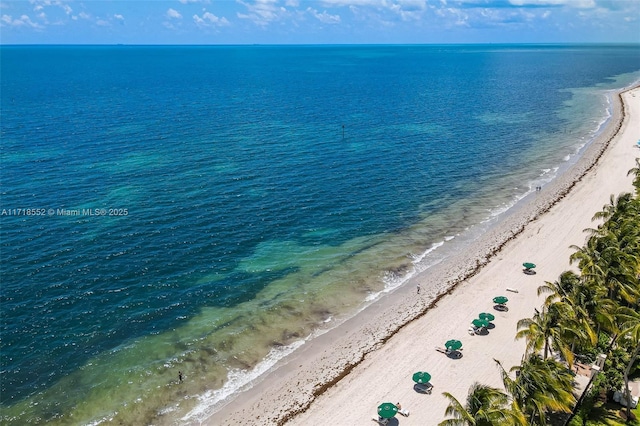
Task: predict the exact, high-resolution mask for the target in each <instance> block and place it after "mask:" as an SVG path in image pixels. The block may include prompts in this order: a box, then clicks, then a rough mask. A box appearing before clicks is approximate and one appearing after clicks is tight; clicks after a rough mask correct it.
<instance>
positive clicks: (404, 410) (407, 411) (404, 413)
mask: <svg viewBox="0 0 640 426" xmlns="http://www.w3.org/2000/svg"><path fill="white" fill-rule="evenodd" d="M398 413H400V414H402V415H403V416H405V417H409V410H406V409H403V410H400V409H398Z"/></svg>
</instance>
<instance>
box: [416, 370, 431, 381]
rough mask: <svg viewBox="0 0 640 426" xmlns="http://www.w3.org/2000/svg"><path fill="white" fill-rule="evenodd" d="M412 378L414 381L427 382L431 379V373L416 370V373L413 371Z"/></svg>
mask: <svg viewBox="0 0 640 426" xmlns="http://www.w3.org/2000/svg"><path fill="white" fill-rule="evenodd" d="M412 378H413V381H414V382H416V383H429V380H431V374H429V373H427V372H426V371H418V372H417V373H413V377H412Z"/></svg>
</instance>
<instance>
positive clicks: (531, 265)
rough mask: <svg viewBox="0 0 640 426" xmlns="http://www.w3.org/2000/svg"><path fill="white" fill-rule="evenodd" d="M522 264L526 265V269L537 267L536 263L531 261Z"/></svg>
mask: <svg viewBox="0 0 640 426" xmlns="http://www.w3.org/2000/svg"><path fill="white" fill-rule="evenodd" d="M522 266H524V267H525V268H526V269H533V268H535V267H536V264H535V263H531V262H525V263H523V264H522Z"/></svg>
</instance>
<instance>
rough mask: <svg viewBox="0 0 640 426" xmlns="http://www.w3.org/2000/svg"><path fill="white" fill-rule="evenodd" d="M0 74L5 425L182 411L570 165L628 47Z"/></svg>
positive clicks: (194, 62) (434, 257)
mask: <svg viewBox="0 0 640 426" xmlns="http://www.w3.org/2000/svg"><path fill="white" fill-rule="evenodd" d="M0 67H1V68H0V79H1V122H0V132H1V133H0V136H1V152H0V158H1V169H0V170H1V171H0V190H1V192H0V193H1V198H0V250H1V251H0V263H1V276H0V279H1V295H0V296H1V299H0V302H1V305H0V308H1V311H0V314H1V317H0V318H1V324H0V325H1V329H2V339H1V343H0V345H1V346H0V361H1V366H0V371H1V376H2V379H1V384H0V386H1V388H0V404H1V408H2V409H1V424H7V425H9V424H47V425H84V424H91V425H97V424H110V423H117V424H184V423H189V422H191V421H194V422H195V421H197V420H198V419H199V418H200V417H198V416H199V415H200V414H199V413H206V414H211V412H212V411H213V410H214V409H215V407H216V406H220V405H221V404H223V403H224V402H225V400H226V398H228V397H229V396H231V395H233V394H234V393H236V392H237V391H238V390H239V389H242V388H246V387H247V386H250V385H251V383H252V381H253V380H255V379H256V378H257V377H258V376H259V375H260V374H261V373H264V372H266V371H269V370H270V369H272V368H273V367H274V366H275V365H277V361H278V360H279V359H281V358H282V357H284V356H285V355H287V354H288V353H291V352H292V351H294V350H295V349H296V348H297V347H299V346H300V345H302V344H304V343H305V342H308V341H309V340H310V339H313V338H314V336H317V335H318V334H321V333H323V332H325V331H326V330H328V329H330V328H332V327H334V326H335V325H336V324H339V323H340V322H341V321H344V320H345V319H346V318H349V317H350V316H353V315H354V314H356V313H357V312H358V311H360V310H362V309H363V308H364V307H366V306H367V305H368V304H370V303H372V302H373V301H375V300H378V299H379V298H381V297H384V295H385V294H387V293H389V292H391V291H393V290H394V289H396V288H398V287H399V286H401V285H402V284H403V283H406V282H407V280H408V279H409V278H410V277H412V276H414V275H415V274H417V273H419V272H421V271H424V270H426V269H428V268H429V266H431V265H433V264H434V263H437V262H440V261H442V260H443V259H444V258H446V255H447V252H451V251H452V250H454V251H455V250H456V247H457V246H456V244H460V243H461V242H463V241H466V242H467V243H468V242H470V241H471V242H472V241H473V238H474V235H477V234H478V233H479V232H482V230H483V229H486V227H488V226H491V224H492V223H495V221H497V220H499V219H500V217H501V215H502V214H504V213H505V212H508V211H509V209H511V208H513V207H514V206H516V205H517V202H518V201H519V200H521V199H522V198H523V197H525V196H526V195H527V194H529V193H531V192H533V191H535V187H536V186H544V185H545V184H546V183H547V182H549V181H550V180H552V179H553V178H554V177H555V176H557V175H558V174H559V173H561V172H562V171H563V170H564V169H566V167H568V166H569V165H570V164H572V162H574V161H575V160H576V159H577V158H578V156H579V155H580V152H581V150H582V149H583V148H584V147H585V146H586V145H587V144H588V143H589V142H590V141H591V140H592V139H593V138H594V136H595V135H597V133H598V132H599V131H600V130H601V129H602V126H603V125H604V124H605V123H606V121H607V120H608V118H609V117H610V113H611V111H610V106H611V105H610V96H611V93H612V90H614V89H617V88H621V87H625V86H628V85H630V84H632V83H634V82H638V81H639V80H640V46H637V45H626V46H613V45H602V46H600V45H543V46H537V45H452V46H449V45H430V46H421V45H402V46H400V45H399V46H1V47H0ZM179 372H180V373H181V374H182V379H183V380H182V383H180V381H179V378H178V374H179ZM194 413H195V414H194Z"/></svg>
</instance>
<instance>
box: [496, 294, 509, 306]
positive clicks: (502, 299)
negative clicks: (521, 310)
mask: <svg viewBox="0 0 640 426" xmlns="http://www.w3.org/2000/svg"><path fill="white" fill-rule="evenodd" d="M508 301H509V299H507V298H506V297H504V296H498V297H494V298H493V303H497V304H498V305H504V304H505V303H507V302H508Z"/></svg>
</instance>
